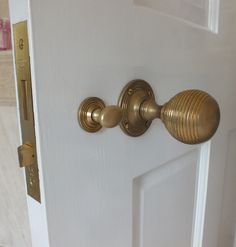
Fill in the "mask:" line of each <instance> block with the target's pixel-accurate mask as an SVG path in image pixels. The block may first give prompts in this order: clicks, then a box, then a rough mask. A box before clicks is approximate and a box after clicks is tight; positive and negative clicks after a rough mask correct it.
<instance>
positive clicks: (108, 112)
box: [78, 97, 122, 133]
mask: <svg viewBox="0 0 236 247" xmlns="http://www.w3.org/2000/svg"><path fill="white" fill-rule="evenodd" d="M121 119H122V111H121V109H120V108H119V107H118V106H107V107H105V103H104V102H103V100H101V99H99V98H97V97H90V98H87V99H85V100H84V101H83V102H82V103H81V105H80V108H79V111H78V121H79V124H80V126H81V127H82V128H83V129H84V130H85V131H87V132H91V133H93V132H97V131H99V130H100V129H101V128H102V127H105V128H113V127H115V126H117V125H118V124H119V123H120V121H121Z"/></svg>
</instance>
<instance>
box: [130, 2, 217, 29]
mask: <svg viewBox="0 0 236 247" xmlns="http://www.w3.org/2000/svg"><path fill="white" fill-rule="evenodd" d="M134 3H135V4H137V5H139V6H143V7H148V8H151V9H154V10H156V11H158V12H159V13H162V14H165V15H168V16H171V17H173V18H176V19H179V20H183V21H185V22H187V23H189V24H194V25H195V26H198V27H201V28H204V29H207V30H209V31H212V32H214V33H217V32H218V22H219V6H220V4H219V0H134Z"/></svg>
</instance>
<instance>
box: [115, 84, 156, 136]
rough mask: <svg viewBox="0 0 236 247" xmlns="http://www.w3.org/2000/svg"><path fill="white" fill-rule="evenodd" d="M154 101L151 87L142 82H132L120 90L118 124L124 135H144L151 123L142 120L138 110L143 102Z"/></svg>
mask: <svg viewBox="0 0 236 247" xmlns="http://www.w3.org/2000/svg"><path fill="white" fill-rule="evenodd" d="M152 99H153V100H155V96H154V93H153V90H152V88H151V86H150V85H149V84H148V83H147V82H146V81H143V80H133V81H131V82H129V83H128V84H127V85H126V86H125V87H124V89H123V90H122V92H121V94H120V97H119V102H118V105H119V107H121V108H122V111H123V119H122V121H121V123H120V127H121V129H122V130H123V131H124V133H125V134H127V135H129V136H133V137H137V136H140V135H142V134H144V133H145V132H146V131H147V129H148V128H149V127H150V125H151V123H152V121H146V120H144V119H143V118H142V117H141V115H140V108H141V105H142V103H143V102H144V101H146V100H152Z"/></svg>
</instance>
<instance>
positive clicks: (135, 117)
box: [119, 80, 220, 144]
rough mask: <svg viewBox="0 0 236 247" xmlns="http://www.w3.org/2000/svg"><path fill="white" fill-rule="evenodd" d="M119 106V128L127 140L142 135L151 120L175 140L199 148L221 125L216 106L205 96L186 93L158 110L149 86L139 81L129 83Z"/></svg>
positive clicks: (197, 92) (208, 96)
mask: <svg viewBox="0 0 236 247" xmlns="http://www.w3.org/2000/svg"><path fill="white" fill-rule="evenodd" d="M129 92H132V94H129ZM119 105H120V107H121V108H122V109H123V112H124V120H122V122H121V128H122V129H123V131H124V132H125V133H126V134H128V135H130V136H139V135H141V134H143V133H144V132H145V131H146V130H147V129H148V127H149V126H150V124H151V122H152V120H154V119H155V118H160V119H161V120H162V121H163V123H164V124H165V126H166V128H167V130H168V131H169V133H170V134H171V135H172V136H173V137H174V138H176V139H177V140H179V141H181V142H183V143H186V144H199V143H202V142H205V141H207V140H209V139H210V138H211V137H212V136H213V135H214V134H215V132H216V130H217V128H218V126H219V122H220V109H219V105H218V103H217V102H216V100H215V99H214V98H213V97H212V96H211V95H209V94H208V93H206V92H204V91H201V90H186V91H183V92H181V93H179V94H177V95H176V96H174V97H173V98H172V99H170V100H169V102H167V103H166V104H164V105H163V106H160V105H158V104H157V103H156V101H155V97H154V94H153V91H152V89H151V87H150V85H149V84H148V83H147V82H145V81H142V80H135V81H132V82H131V83H129V84H128V85H127V86H126V87H125V88H124V90H123V91H122V94H121V97H120V100H119Z"/></svg>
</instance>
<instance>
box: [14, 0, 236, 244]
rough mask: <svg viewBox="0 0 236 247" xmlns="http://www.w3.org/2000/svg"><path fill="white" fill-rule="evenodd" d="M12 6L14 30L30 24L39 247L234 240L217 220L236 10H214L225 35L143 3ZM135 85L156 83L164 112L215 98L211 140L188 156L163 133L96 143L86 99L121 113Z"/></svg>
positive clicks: (106, 137)
mask: <svg viewBox="0 0 236 247" xmlns="http://www.w3.org/2000/svg"><path fill="white" fill-rule="evenodd" d="M11 2H12V4H11V9H12V19H13V20H14V21H15V22H17V21H19V20H22V19H23V18H28V20H29V24H30V25H29V26H30V49H31V58H32V63H31V65H32V71H33V73H32V78H33V89H34V103H35V113H36V130H37V141H38V147H39V159H40V166H39V168H40V176H41V177H40V178H41V186H42V193H43V197H42V198H43V201H42V202H43V203H42V205H38V204H36V203H34V202H32V201H31V200H29V208H30V219H31V228H32V230H33V244H34V246H35V247H41V246H49V239H50V247H64V246H83V247H110V246H112V247H120V246H122V247H131V246H132V247H153V246H155V245H156V243H158V246H160V247H169V246H170V247H172V246H187V247H189V246H193V247H216V246H217V247H222V246H225V245H224V244H223V245H220V240H219V238H220V237H219V231H220V229H221V227H226V226H228V227H227V229H228V230H227V232H222V235H224V236H221V239H224V238H228V236H229V235H228V234H230V236H233V237H234V230H233V227H232V222H228V221H225V220H224V218H226V219H227V217H228V215H227V214H225V213H223V214H221V213H222V205H223V200H224V185H225V182H224V180H225V175H224V173H225V170H226V160H227V158H228V159H229V160H230V161H229V162H230V164H232V163H233V162H234V163H235V157H234V155H233V153H232V151H230V150H229V151H230V152H229V154H228V150H227V149H228V144H229V143H230V145H231V146H232V145H234V142H235V140H234V136H233V137H232V139H230V141H229V135H230V133H232V130H233V129H235V128H236V117H235V115H234V114H232V113H233V112H234V111H235V107H236V102H235V94H236V86H235V78H236V74H235V66H236V59H235V51H236V46H235V43H236V42H235V40H236V33H235V28H234V23H235V20H236V14H235V13H236V3H235V1H234V0H222V1H221V4H220V5H219V2H218V1H214V2H215V3H216V6H217V8H218V10H220V11H215V12H214V13H212V12H211V11H213V10H209V11H208V18H207V19H208V20H209V19H210V17H211V15H212V14H213V15H216V16H217V18H216V19H215V18H214V19H215V20H217V25H216V24H214V26H215V27H219V29H218V28H214V29H212V28H209V27H210V26H211V25H210V26H209V25H204V26H201V25H200V26H197V27H196V25H193V24H192V23H189V22H188V23H187V22H185V21H182V20H177V19H176V18H173V16H169V15H163V14H160V13H159V11H158V9H157V8H153V7H152V5H150V6H148V8H147V5H145V7H143V5H144V4H142V5H140V4H138V5H137V1H129V0H120V1H110V0H99V1H85V0H79V1H78V0H71V1H69V4H68V0H61V1H56V0H51V1H50V3H49V2H48V1H46V0H42V1H40V2H39V1H31V2H30V3H31V5H30V7H29V6H28V2H27V1H25V0H21V1H20V2H21V4H20V3H19V0H11ZM139 2H140V1H139ZM142 2H147V1H142ZM181 2H182V3H183V4H184V3H185V2H186V1H181ZM211 2H212V1H211V0H209V1H207V3H211ZM16 6H17V7H20V8H17V7H16ZM55 6H56V11H55ZM204 6H205V5H204ZM167 7H168V8H170V7H171V6H167ZM29 10H30V11H31V12H30V13H29ZM42 13H43V14H42ZM218 14H219V16H218ZM62 16H63V21H62V20H61V17H62ZM206 27H207V28H206ZM212 30H214V32H212ZM45 37H46V38H45ZM136 78H141V79H145V80H147V81H148V82H150V83H151V85H152V86H153V89H154V91H155V93H156V95H157V99H158V102H159V103H163V102H166V101H167V100H168V99H169V98H170V97H171V96H173V95H174V94H176V93H177V92H179V91H181V90H184V89H187V88H198V89H202V90H205V91H207V92H209V93H210V94H212V95H213V96H214V97H215V98H216V99H217V100H218V101H219V104H220V106H221V113H222V119H221V125H220V127H219V130H218V132H217V134H216V136H214V138H213V139H212V141H211V142H209V143H206V144H203V145H200V146H197V147H195V146H194V147H193V146H191V147H190V146H186V145H183V144H180V143H178V142H177V141H175V140H173V138H172V137H171V136H170V135H168V133H167V131H166V130H165V128H164V127H163V125H162V124H161V123H160V121H159V122H158V121H156V122H155V123H154V124H153V125H152V126H151V128H150V129H149V131H148V132H147V133H146V134H145V135H144V136H142V137H139V138H135V139H133V138H130V137H128V136H125V135H124V134H123V133H122V132H121V130H120V129H119V128H115V129H112V130H103V131H101V132H100V133H97V134H94V135H92V134H88V133H85V132H84V131H82V130H81V129H80V128H79V126H78V123H77V120H76V115H77V109H78V106H79V103H80V102H81V101H82V100H83V99H84V98H86V97H88V96H98V97H101V98H103V99H104V100H105V101H106V102H107V103H108V104H114V103H116V102H117V98H118V95H119V93H120V91H121V89H122V87H123V86H124V85H125V84H126V83H127V82H128V81H130V80H132V79H136ZM231 180H232V178H231ZM231 184H233V183H228V184H227V186H232V185H231ZM44 192H45V194H44ZM44 195H45V196H44ZM229 197H230V196H228V195H227V197H226V198H229ZM226 205H227V207H228V208H230V210H231V205H228V202H227V203H226ZM205 212H206V214H205ZM45 215H47V218H46V220H45V218H44V217H45ZM39 218H41V219H42V220H41V221H40V220H39ZM38 222H39V224H38ZM46 227H48V229H46ZM38 229H40V230H41V231H43V234H44V236H43V237H42V232H41V231H40V232H37V230H38ZM157 229H158V231H157ZM186 229H187V230H186ZM224 229H226V228H224ZM48 236H49V239H48V238H47V237H48ZM222 241H223V240H222ZM223 242H224V243H225V241H223Z"/></svg>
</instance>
